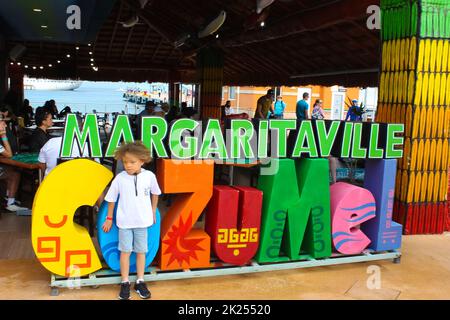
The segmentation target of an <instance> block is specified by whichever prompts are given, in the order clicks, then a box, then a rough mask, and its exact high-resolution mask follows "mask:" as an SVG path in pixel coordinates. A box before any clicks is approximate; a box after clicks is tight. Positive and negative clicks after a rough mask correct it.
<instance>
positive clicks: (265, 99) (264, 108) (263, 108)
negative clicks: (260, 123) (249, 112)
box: [254, 89, 274, 119]
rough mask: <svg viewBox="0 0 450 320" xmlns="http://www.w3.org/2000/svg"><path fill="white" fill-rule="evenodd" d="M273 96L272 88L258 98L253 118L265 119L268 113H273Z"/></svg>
mask: <svg viewBox="0 0 450 320" xmlns="http://www.w3.org/2000/svg"><path fill="white" fill-rule="evenodd" d="M273 97H274V92H273V90H272V89H269V90H267V94H266V95H265V96H262V97H260V98H259V99H258V102H257V103H256V111H255V117H254V118H255V119H267V118H268V117H269V112H270V114H273V113H274V112H273V107H272V104H273Z"/></svg>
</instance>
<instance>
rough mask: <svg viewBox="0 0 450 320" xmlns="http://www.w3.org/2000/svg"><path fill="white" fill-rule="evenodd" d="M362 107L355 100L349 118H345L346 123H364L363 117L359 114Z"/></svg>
mask: <svg viewBox="0 0 450 320" xmlns="http://www.w3.org/2000/svg"><path fill="white" fill-rule="evenodd" d="M359 109H360V107H359V103H358V100H356V99H353V100H352V105H351V106H350V108H349V109H348V112H347V116H346V117H345V121H348V120H349V119H350V121H362V116H361V115H359V114H358V111H359Z"/></svg>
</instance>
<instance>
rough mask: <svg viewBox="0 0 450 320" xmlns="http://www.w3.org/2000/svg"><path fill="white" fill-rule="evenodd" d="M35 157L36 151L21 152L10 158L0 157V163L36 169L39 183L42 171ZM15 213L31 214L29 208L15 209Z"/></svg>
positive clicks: (31, 169) (25, 168) (36, 155)
mask: <svg viewBox="0 0 450 320" xmlns="http://www.w3.org/2000/svg"><path fill="white" fill-rule="evenodd" d="M37 157H38V154H37V153H22V154H18V155H15V156H13V157H12V158H5V157H0V164H5V165H8V166H11V167H15V168H20V169H24V170H30V171H34V170H37V171H38V179H39V184H41V182H42V175H43V174H42V173H43V172H42V168H41V166H40V165H39V162H38V160H37ZM16 214H17V215H19V216H20V215H21V216H24V215H25V216H28V215H31V210H24V211H17V212H16Z"/></svg>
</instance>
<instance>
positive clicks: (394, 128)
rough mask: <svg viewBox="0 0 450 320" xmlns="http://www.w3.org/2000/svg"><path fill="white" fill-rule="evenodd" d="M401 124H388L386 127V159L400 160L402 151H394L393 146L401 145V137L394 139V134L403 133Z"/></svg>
mask: <svg viewBox="0 0 450 320" xmlns="http://www.w3.org/2000/svg"><path fill="white" fill-rule="evenodd" d="M404 130H405V128H404V125H403V124H392V123H390V124H388V127H387V141H386V158H388V159H389V158H402V157H403V149H400V150H395V146H401V145H403V137H396V136H395V134H396V133H402V134H403V132H404Z"/></svg>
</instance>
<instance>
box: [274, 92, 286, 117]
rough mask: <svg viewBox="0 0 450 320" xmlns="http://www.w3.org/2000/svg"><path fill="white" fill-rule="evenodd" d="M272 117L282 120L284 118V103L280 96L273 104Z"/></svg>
mask: <svg viewBox="0 0 450 320" xmlns="http://www.w3.org/2000/svg"><path fill="white" fill-rule="evenodd" d="M274 109H275V110H274V115H275V117H276V118H277V119H283V118H284V109H286V103H285V102H284V101H283V97H282V96H278V97H277V101H276V102H275V107H274Z"/></svg>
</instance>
